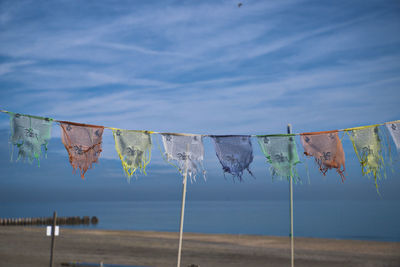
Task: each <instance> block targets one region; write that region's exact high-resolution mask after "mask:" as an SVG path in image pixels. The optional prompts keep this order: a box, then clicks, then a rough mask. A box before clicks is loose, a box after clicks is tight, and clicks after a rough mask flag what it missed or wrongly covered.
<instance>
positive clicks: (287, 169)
mask: <svg viewBox="0 0 400 267" xmlns="http://www.w3.org/2000/svg"><path fill="white" fill-rule="evenodd" d="M257 140H258V143H259V144H260V147H261V150H262V152H263V153H264V155H265V157H266V158H267V162H268V163H269V164H271V175H272V177H274V176H279V177H283V178H287V179H290V178H291V177H292V178H293V177H297V172H296V170H295V168H294V166H295V165H296V164H297V163H299V162H300V160H299V155H298V154H297V148H296V143H295V140H294V135H293V134H290V135H288V134H282V135H259V136H257Z"/></svg>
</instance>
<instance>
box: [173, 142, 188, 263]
mask: <svg viewBox="0 0 400 267" xmlns="http://www.w3.org/2000/svg"><path fill="white" fill-rule="evenodd" d="M188 154H189V144H187V145H186V156H187V157H189V155H188ZM188 162H189V159H188V158H186V166H185V173H184V174H183V190H182V206H181V223H180V226H179V247H178V263H177V264H176V266H177V267H181V255H182V237H183V218H184V216H185V200H186V185H187V171H188Z"/></svg>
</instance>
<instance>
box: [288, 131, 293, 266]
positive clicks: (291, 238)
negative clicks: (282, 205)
mask: <svg viewBox="0 0 400 267" xmlns="http://www.w3.org/2000/svg"><path fill="white" fill-rule="evenodd" d="M287 133H288V134H291V133H292V125H291V124H288V126H287ZM291 146H292V142H289V153H288V155H289V161H291V156H292V150H293V149H292V147H291ZM289 194H290V260H291V266H292V267H294V237H293V174H292V170H290V181H289Z"/></svg>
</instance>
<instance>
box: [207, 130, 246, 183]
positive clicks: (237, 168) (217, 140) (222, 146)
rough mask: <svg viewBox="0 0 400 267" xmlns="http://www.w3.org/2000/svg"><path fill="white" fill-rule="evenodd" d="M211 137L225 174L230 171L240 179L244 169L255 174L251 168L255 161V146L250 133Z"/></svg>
mask: <svg viewBox="0 0 400 267" xmlns="http://www.w3.org/2000/svg"><path fill="white" fill-rule="evenodd" d="M211 138H212V139H213V141H214V147H215V152H216V154H217V157H218V159H219V162H220V163H221V165H222V169H223V171H224V174H225V173H226V172H228V173H230V174H232V175H233V177H238V178H239V180H240V181H242V176H243V171H244V170H247V171H248V172H249V173H250V175H252V176H253V174H252V173H251V171H250V169H249V167H250V164H251V162H252V161H253V148H252V146H251V139H250V138H251V137H250V136H249V135H235V136H232V135H226V136H218V135H211Z"/></svg>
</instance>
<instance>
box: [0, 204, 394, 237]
mask: <svg viewBox="0 0 400 267" xmlns="http://www.w3.org/2000/svg"><path fill="white" fill-rule="evenodd" d="M180 207H181V202H180V201H56V202H51V203H50V202H39V201H33V202H25V201H24V202H5V203H2V205H1V206H0V217H2V218H10V217H12V218H18V217H20V218H21V217H51V216H52V213H53V211H57V213H58V216H60V217H64V216H97V217H98V219H99V223H98V224H97V225H90V226H83V225H80V226H62V227H67V228H89V229H102V230H103V229H109V230H136V231H166V232H177V231H179V219H180ZM398 210H400V203H398V201H390V200H380V201H376V200H373V201H372V200H371V201H350V200H343V201H338V200H324V201H305V200H299V201H295V202H294V235H295V236H297V237H315V238H333V239H357V240H373V241H394V242H400V227H398V225H399V224H400V215H399V213H398V212H397V211H398ZM388 218H390V220H389V219H388ZM184 232H193V233H210V234H249V235H267V236H289V202H288V201H199V200H196V201H194V200H187V201H186V209H185V224H184Z"/></svg>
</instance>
